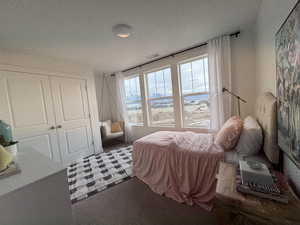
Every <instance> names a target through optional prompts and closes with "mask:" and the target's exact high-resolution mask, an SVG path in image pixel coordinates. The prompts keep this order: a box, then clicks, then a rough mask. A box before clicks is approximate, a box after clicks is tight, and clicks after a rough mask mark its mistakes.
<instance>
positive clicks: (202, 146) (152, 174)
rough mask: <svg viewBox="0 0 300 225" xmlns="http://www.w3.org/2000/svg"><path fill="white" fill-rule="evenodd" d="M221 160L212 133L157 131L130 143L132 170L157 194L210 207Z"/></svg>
mask: <svg viewBox="0 0 300 225" xmlns="http://www.w3.org/2000/svg"><path fill="white" fill-rule="evenodd" d="M223 159H224V152H223V150H222V149H221V148H220V147H218V146H216V145H214V135H213V134H206V133H205V134H204V133H203V134H197V133H193V132H168V131H160V132H156V133H154V134H151V135H148V136H146V137H143V138H141V139H139V140H137V141H136V142H135V143H134V144H133V173H134V175H135V176H137V177H138V178H139V179H141V180H142V181H143V182H145V183H146V184H147V185H149V187H150V188H151V189H152V190H153V191H154V192H156V193H158V194H164V195H165V196H167V197H169V198H172V199H174V200H176V201H178V202H185V203H187V204H189V205H194V204H196V205H199V206H201V207H202V208H204V209H207V210H211V208H212V200H213V198H214V196H215V188H216V173H217V171H218V165H219V162H220V161H221V160H223Z"/></svg>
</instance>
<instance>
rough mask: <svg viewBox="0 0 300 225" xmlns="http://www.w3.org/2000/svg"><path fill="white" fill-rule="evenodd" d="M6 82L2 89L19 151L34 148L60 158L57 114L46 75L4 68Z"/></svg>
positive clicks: (54, 158)
mask: <svg viewBox="0 0 300 225" xmlns="http://www.w3.org/2000/svg"><path fill="white" fill-rule="evenodd" d="M3 74H4V78H5V81H6V84H5V85H4V86H3V87H4V88H5V89H6V90H4V91H3V90H2V91H3V93H5V94H6V95H7V104H8V105H9V112H10V118H11V125H12V127H13V130H14V136H15V139H16V140H18V141H19V144H18V148H19V151H20V152H22V151H26V148H28V147H30V148H33V149H35V150H37V151H39V152H41V153H42V154H44V155H46V156H48V157H49V158H51V159H53V160H55V161H61V159H60V153H59V147H58V140H57V135H56V129H55V118H54V111H53V103H52V97H51V90H50V82H49V79H48V77H47V76H38V75H31V74H24V73H16V72H5V73H4V72H3Z"/></svg>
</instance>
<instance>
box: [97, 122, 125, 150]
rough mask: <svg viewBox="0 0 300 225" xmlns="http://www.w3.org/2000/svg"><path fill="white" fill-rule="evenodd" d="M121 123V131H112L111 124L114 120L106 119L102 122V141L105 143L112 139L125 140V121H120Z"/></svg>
mask: <svg viewBox="0 0 300 225" xmlns="http://www.w3.org/2000/svg"><path fill="white" fill-rule="evenodd" d="M119 123H120V125H121V129H122V131H121V132H112V130H111V125H112V122H111V120H106V121H103V122H100V130H101V137H102V142H103V143H104V144H105V143H107V142H110V141H114V140H119V141H122V142H123V141H124V134H125V133H124V122H119Z"/></svg>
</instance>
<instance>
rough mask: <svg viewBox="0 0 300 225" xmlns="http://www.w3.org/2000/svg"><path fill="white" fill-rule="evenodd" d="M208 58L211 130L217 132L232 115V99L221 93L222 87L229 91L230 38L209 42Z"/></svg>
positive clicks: (223, 37) (225, 37)
mask: <svg viewBox="0 0 300 225" xmlns="http://www.w3.org/2000/svg"><path fill="white" fill-rule="evenodd" d="M208 57H209V58H208V62H209V75H210V98H211V116H212V129H214V130H218V129H220V128H221V126H222V125H223V124H224V122H225V121H226V120H227V119H228V118H229V117H230V116H231V115H232V97H231V96H230V95H228V94H226V93H222V89H223V87H224V88H227V89H228V90H231V49H230V36H229V35H226V36H222V37H218V38H215V39H212V40H210V41H209V42H208Z"/></svg>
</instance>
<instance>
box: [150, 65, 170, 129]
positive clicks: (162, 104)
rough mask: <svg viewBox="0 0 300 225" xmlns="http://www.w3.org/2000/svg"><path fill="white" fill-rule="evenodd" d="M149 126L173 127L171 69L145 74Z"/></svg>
mask: <svg viewBox="0 0 300 225" xmlns="http://www.w3.org/2000/svg"><path fill="white" fill-rule="evenodd" d="M146 78H147V90H148V109H149V116H150V124H151V125H155V126H175V119H174V101H173V91H172V78H171V69H170V68H165V69H162V70H158V71H155V72H150V73H147V74H146Z"/></svg>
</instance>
